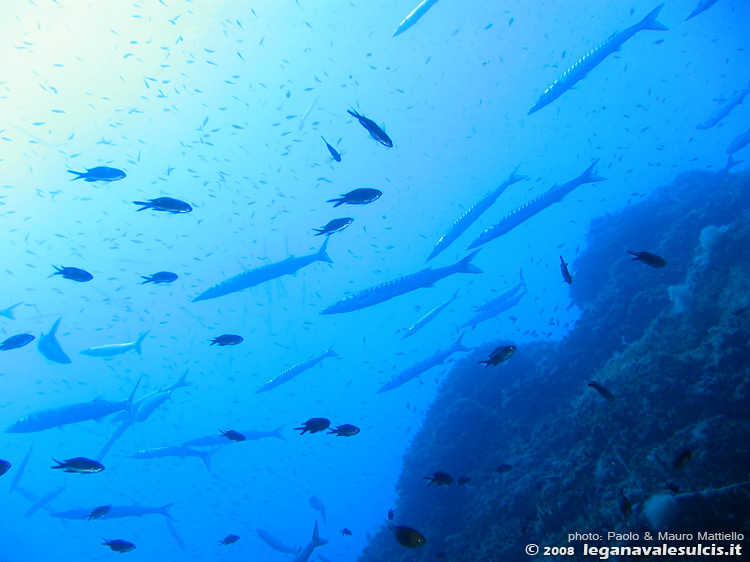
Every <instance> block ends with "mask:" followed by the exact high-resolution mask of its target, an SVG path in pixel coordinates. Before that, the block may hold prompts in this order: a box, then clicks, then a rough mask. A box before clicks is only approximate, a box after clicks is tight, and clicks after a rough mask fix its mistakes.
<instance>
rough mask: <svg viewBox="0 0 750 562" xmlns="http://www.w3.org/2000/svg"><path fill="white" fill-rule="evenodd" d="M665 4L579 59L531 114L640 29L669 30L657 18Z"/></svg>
mask: <svg viewBox="0 0 750 562" xmlns="http://www.w3.org/2000/svg"><path fill="white" fill-rule="evenodd" d="M663 6H664V4H660V5H659V6H657V7H656V8H654V9H653V10H651V12H649V13H648V15H646V17H645V18H643V19H642V20H641V21H639V22H638V23H637V24H635V25H631V26H630V27H628V28H627V29H625V30H624V31H620V32H617V33H614V34H613V35H611V36H610V37H609V39H607V40H606V41H604V43H601V44H599V45H597V46H596V47H594V48H593V49H591V50H590V51H589V52H588V53H586V54H585V55H583V56H582V57H581V58H580V59H578V60H577V61H576V63H575V64H574V65H573V66H571V67H570V68H568V69H567V70H566V71H565V72H563V73H562V75H560V77H559V78H558V79H557V80H555V81H554V82H553V83H552V84H550V85H549V86H548V87H547V89H546V90H544V93H542V95H541V96H540V97H539V99H538V100H537V102H536V103H535V104H534V105H533V106H531V109H529V115H531V114H532V113H534V112H535V111H539V110H540V109H542V108H543V107H545V106H547V105H549V104H551V103H552V102H553V101H555V100H556V99H557V98H559V97H560V96H561V95H563V94H564V93H565V92H567V91H568V90H570V89H571V88H572V87H573V86H575V85H576V84H577V83H578V82H579V81H580V80H582V79H584V78H585V77H586V75H587V74H588V73H589V72H591V71H592V70H593V69H594V68H595V67H596V66H597V65H598V64H599V63H601V62H602V61H603V60H604V59H606V58H607V57H608V56H609V55H611V54H612V53H615V52H617V51H619V50H620V47H622V45H623V43H625V41H627V40H628V39H630V38H631V37H633V35H635V34H636V33H638V32H639V31H643V30H644V29H650V30H652V31H667V28H666V27H665V26H664V25H662V24H661V23H659V22H658V21H657V20H656V18H657V17H658V16H659V12H661V9H662V7H663Z"/></svg>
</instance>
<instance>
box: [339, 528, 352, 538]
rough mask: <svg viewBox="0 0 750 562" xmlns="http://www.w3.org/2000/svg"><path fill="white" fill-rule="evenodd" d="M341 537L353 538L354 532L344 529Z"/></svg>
mask: <svg viewBox="0 0 750 562" xmlns="http://www.w3.org/2000/svg"><path fill="white" fill-rule="evenodd" d="M341 536H342V537H351V536H352V532H351V531H350V530H349V529H347V528H346V527H344V528H343V529H341Z"/></svg>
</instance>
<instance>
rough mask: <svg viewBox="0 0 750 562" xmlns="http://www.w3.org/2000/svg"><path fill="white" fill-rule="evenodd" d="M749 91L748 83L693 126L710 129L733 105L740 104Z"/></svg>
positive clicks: (727, 113)
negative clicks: (710, 114)
mask: <svg viewBox="0 0 750 562" xmlns="http://www.w3.org/2000/svg"><path fill="white" fill-rule="evenodd" d="M749 93H750V85H748V87H746V88H742V89H741V90H740V91H738V92H735V93H734V95H733V96H732V97H730V98H729V99H728V100H727V101H726V102H724V104H723V105H722V106H721V107H720V108H719V109H717V110H716V112H715V113H714V114H713V115H712V116H711V117H709V118H708V119H706V120H705V121H704V122H703V123H700V124H698V125H697V126H696V127H695V128H696V129H710V128H711V127H713V126H714V125H718V124H719V122H720V121H721V120H722V119H724V117H726V116H727V115H729V112H730V111H732V110H733V109H734V108H735V107H737V106H738V105H740V104H741V103H742V102H743V101H744V99H745V97H746V96H747V94H749Z"/></svg>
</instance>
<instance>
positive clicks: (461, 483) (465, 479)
mask: <svg viewBox="0 0 750 562" xmlns="http://www.w3.org/2000/svg"><path fill="white" fill-rule="evenodd" d="M469 482H471V478H469V477H468V476H459V477H458V479H457V480H456V486H459V487H460V486H466V485H467V484H468V483H469Z"/></svg>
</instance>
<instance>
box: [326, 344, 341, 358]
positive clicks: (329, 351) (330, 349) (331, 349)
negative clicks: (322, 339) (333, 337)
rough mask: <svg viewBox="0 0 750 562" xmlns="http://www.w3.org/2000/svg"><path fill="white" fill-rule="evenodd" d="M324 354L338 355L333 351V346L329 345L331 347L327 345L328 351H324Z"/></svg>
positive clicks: (328, 355)
mask: <svg viewBox="0 0 750 562" xmlns="http://www.w3.org/2000/svg"><path fill="white" fill-rule="evenodd" d="M325 356H326V357H338V356H339V354H338V353H336V352H335V351H334V350H333V346H331V347H329V348H328V351H326V354H325Z"/></svg>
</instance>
